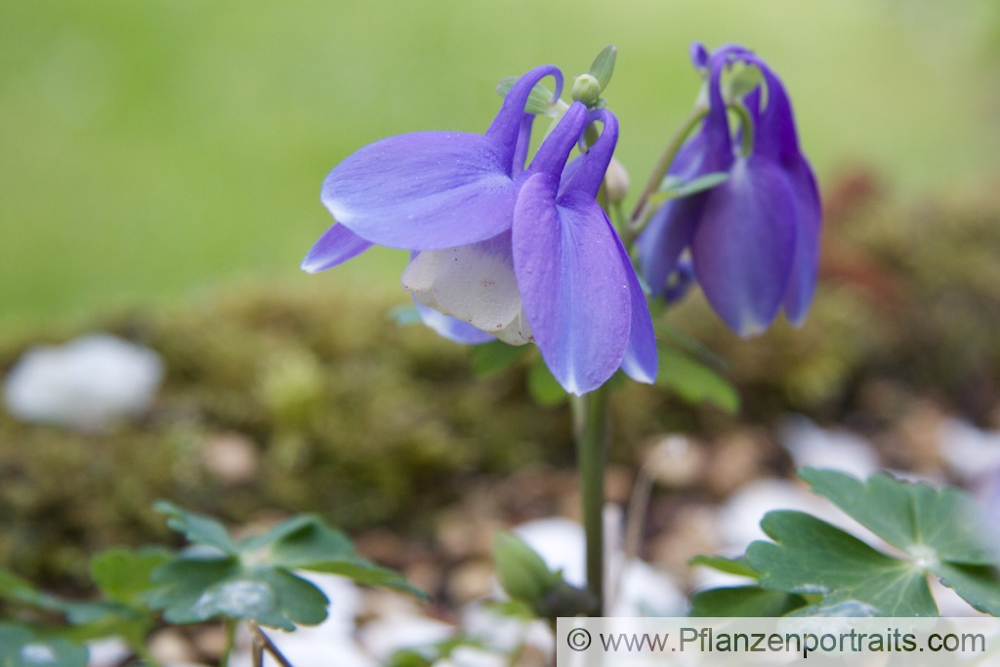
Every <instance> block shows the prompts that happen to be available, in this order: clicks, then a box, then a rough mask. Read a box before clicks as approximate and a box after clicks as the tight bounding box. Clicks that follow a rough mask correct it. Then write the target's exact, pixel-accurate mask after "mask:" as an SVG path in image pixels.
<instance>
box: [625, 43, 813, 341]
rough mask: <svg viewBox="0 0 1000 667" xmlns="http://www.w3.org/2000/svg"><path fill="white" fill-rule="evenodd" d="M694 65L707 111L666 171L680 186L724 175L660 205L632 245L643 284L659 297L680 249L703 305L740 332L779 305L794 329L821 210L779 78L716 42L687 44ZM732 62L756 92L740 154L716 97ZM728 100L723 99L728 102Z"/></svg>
mask: <svg viewBox="0 0 1000 667" xmlns="http://www.w3.org/2000/svg"><path fill="white" fill-rule="evenodd" d="M691 54H692V60H693V62H694V64H695V67H696V68H697V69H699V70H701V71H703V72H705V73H706V74H707V78H708V91H707V92H708V105H709V109H708V114H707V115H706V117H705V120H704V122H703V123H702V125H701V128H700V129H699V131H698V133H697V134H696V135H695V136H694V137H692V138H691V139H690V140H689V141H688V142H687V143H686V144H685V145H684V146H683V147H682V149H681V150H680V151H679V152H678V155H677V157H676V159H675V160H674V163H673V165H672V166H671V168H670V171H669V174H670V175H672V176H675V177H677V178H680V179H681V180H683V181H690V180H693V179H695V178H698V177H699V176H703V175H705V174H709V173H712V172H726V173H728V174H729V178H728V179H727V180H726V181H725V182H723V183H721V184H720V185H717V186H715V187H714V188H711V189H709V190H706V191H704V192H701V193H698V194H694V195H691V196H689V197H684V198H680V199H674V200H669V201H667V202H666V203H665V204H664V205H663V206H662V207H661V208H660V209H659V210H658V211H657V212H656V213H655V214H654V216H653V218H652V219H651V220H650V223H649V226H648V227H647V228H646V230H645V231H644V232H643V233H642V234H641V235H640V236H639V238H638V240H637V246H638V259H639V264H640V267H641V271H642V274H643V278H644V279H645V280H646V282H647V284H648V285H649V286H650V287H651V289H652V290H653V291H654V293H658V294H665V293H667V292H668V291H669V286H670V285H671V284H674V283H676V282H677V273H676V272H677V271H678V270H683V262H684V261H685V251H689V253H690V261H691V265H692V267H693V271H694V275H695V278H696V280H697V281H698V283H699V284H700V285H701V288H702V291H703V292H704V293H705V297H706V298H707V299H708V301H709V303H710V304H711V305H712V307H713V308H714V309H715V311H716V312H717V313H718V314H719V316H720V317H722V319H723V320H724V321H725V322H726V324H727V325H729V327H730V328H731V329H733V330H734V331H735V332H736V333H738V334H739V335H741V336H752V335H754V334H758V333H761V332H763V331H764V330H765V329H767V327H768V326H769V325H770V324H771V322H772V321H773V320H774V318H775V317H776V316H777V314H778V311H779V310H781V308H782V307H784V310H785V314H786V316H787V317H788V319H789V320H790V321H791V322H792V323H793V324H795V325H798V324H800V323H801V322H802V320H803V319H804V318H805V315H806V313H807V311H808V310H809V305H810V303H811V302H812V297H813V292H814V291H815V286H816V271H817V265H818V262H819V234H820V225H821V210H820V202H819V190H818V189H817V187H816V179H815V177H814V176H813V172H812V168H811V167H810V166H809V163H808V162H807V161H806V159H805V157H804V156H803V155H802V153H801V151H800V150H799V143H798V137H797V134H796V131H795V119H794V117H793V115H792V106H791V102H790V101H789V99H788V95H787V93H786V92H785V87H784V85H783V84H782V82H781V79H779V78H778V76H777V75H776V74H775V73H774V72H773V71H772V70H771V68H770V67H768V65H767V64H766V63H765V62H764V61H763V60H761V59H760V58H759V57H758V56H757V55H755V54H754V53H753V52H751V51H749V50H747V49H745V48H743V47H740V46H734V45H729V46H724V47H721V48H719V49H717V50H716V51H715V52H713V53H712V54H711V55H709V54H708V53H707V52H706V51H705V49H704V47H702V46H701V45H700V44H695V45H693V46H692V49H691ZM734 62H743V63H746V64H750V65H755V66H756V67H758V68H759V69H760V71H761V73H762V75H763V78H764V88H765V90H764V92H763V93H762V91H761V87H760V86H758V87H756V88H754V89H753V91H752V92H750V93H749V94H747V95H745V96H744V98H743V100H742V103H743V104H744V106H745V107H746V109H747V111H748V112H749V117H750V119H751V123H752V127H753V146H752V148H751V150H750V152H749V154H747V155H743V154H741V151H740V144H741V141H742V136H741V133H740V132H738V133H735V134H734V133H732V132H731V131H730V127H729V118H728V113H727V109H726V102H727V101H726V100H725V99H724V98H723V92H722V73H723V70H724V69H725V68H726V67H727V66H729V65H731V64H733V63H734ZM730 101H732V100H730Z"/></svg>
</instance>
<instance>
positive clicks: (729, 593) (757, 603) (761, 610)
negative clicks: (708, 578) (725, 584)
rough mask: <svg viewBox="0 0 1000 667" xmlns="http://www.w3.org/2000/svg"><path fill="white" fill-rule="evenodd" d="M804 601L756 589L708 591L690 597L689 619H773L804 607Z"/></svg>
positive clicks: (779, 593)
mask: <svg viewBox="0 0 1000 667" xmlns="http://www.w3.org/2000/svg"><path fill="white" fill-rule="evenodd" d="M805 605H806V599H805V598H804V597H802V596H801V595H795V594H794V593H785V592H783V591H770V590H765V589H763V588H761V587H760V586H736V587H732V588H711V589H709V590H707V591H701V592H700V593H695V594H694V595H693V596H691V614H690V615H691V616H760V617H773V616H784V615H785V614H787V613H789V612H791V611H794V610H796V609H799V608H801V607H804V606H805Z"/></svg>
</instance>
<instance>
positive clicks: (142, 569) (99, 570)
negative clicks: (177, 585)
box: [90, 547, 170, 605]
mask: <svg viewBox="0 0 1000 667" xmlns="http://www.w3.org/2000/svg"><path fill="white" fill-rule="evenodd" d="M169 559H170V552H168V551H166V550H165V549H160V548H157V547H148V548H144V549H137V550H135V551H130V550H128V549H110V550H108V551H105V552H103V553H100V554H97V555H96V556H94V557H93V558H91V559H90V576H91V577H92V578H93V579H94V582H95V583H96V584H97V587H98V588H99V589H100V590H101V592H102V593H103V594H104V596H105V597H106V598H107V599H108V600H111V601H113V602H119V603H122V604H126V605H141V604H143V603H144V600H145V597H146V596H147V595H149V593H150V592H151V591H152V589H153V580H152V574H153V570H155V569H156V568H158V567H159V566H161V565H163V564H164V563H166V562H167V561H168V560H169Z"/></svg>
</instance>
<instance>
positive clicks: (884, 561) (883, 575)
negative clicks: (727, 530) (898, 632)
mask: <svg viewBox="0 0 1000 667" xmlns="http://www.w3.org/2000/svg"><path fill="white" fill-rule="evenodd" d="M761 527H762V528H763V529H764V532H765V533H767V535H768V536H769V537H770V538H771V539H773V540H774V543H771V542H763V541H757V542H754V543H752V544H751V545H750V546H749V548H748V549H747V555H746V560H747V563H748V564H749V565H750V567H752V568H753V569H754V570H756V571H757V572H760V573H761V576H760V583H761V586H763V587H764V588H767V589H770V590H776V591H783V592H786V593H798V594H815V593H819V594H822V595H824V596H826V597H825V598H824V604H825V605H826V606H829V605H833V604H843V603H849V602H856V603H860V604H861V605H864V606H866V608H869V609H870V611H871V613H872V615H878V616H936V615H937V605H935V603H934V599H933V598H932V597H931V593H930V589H929V588H928V586H927V577H926V575H925V574H924V572H923V570H921V569H920V568H919V567H917V566H916V565H915V564H913V563H910V562H907V561H902V560H899V559H897V558H892V557H890V556H886V555H885V554H883V553H880V552H879V551H876V550H875V549H873V548H872V547H870V546H868V545H867V544H865V543H864V542H862V541H861V540H859V539H857V538H856V537H854V536H852V535H850V534H848V533H846V532H844V531H842V530H840V529H839V528H836V527H834V526H832V525H830V524H828V523H826V522H825V521H821V520H819V519H817V518H816V517H813V516H811V515H809V514H805V513H804V512H795V511H787V510H783V511H777V512H769V513H768V514H767V515H765V516H764V520H763V521H761Z"/></svg>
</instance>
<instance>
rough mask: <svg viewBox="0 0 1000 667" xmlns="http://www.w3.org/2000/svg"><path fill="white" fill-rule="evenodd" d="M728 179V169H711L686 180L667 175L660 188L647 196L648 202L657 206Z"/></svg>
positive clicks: (709, 187)
mask: <svg viewBox="0 0 1000 667" xmlns="http://www.w3.org/2000/svg"><path fill="white" fill-rule="evenodd" d="M728 179H729V172H728V171H713V172H711V173H709V174H703V175H702V176H699V177H698V178H695V179H693V180H690V181H686V182H685V181H682V180H680V179H679V178H677V177H676V176H667V177H666V178H664V179H663V183H661V184H660V189H659V190H658V191H656V192H654V193H653V194H651V195H650V196H649V202H650V203H651V204H652V205H654V206H659V205H660V204H662V203H664V202H665V201H667V200H668V199H679V198H681V197H690V196H691V195H694V194H698V193H699V192H704V191H705V190H709V189H711V188H714V187H715V186H716V185H719V184H720V183H724V182H726V181H727V180H728Z"/></svg>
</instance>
